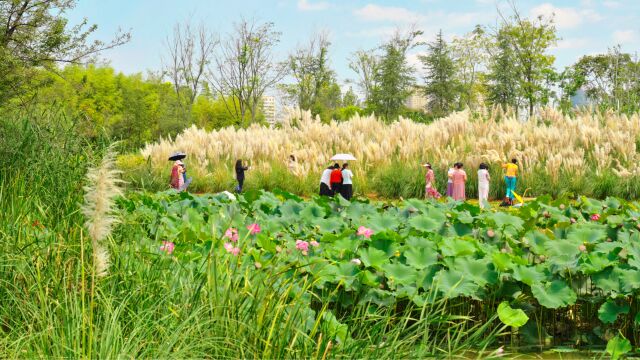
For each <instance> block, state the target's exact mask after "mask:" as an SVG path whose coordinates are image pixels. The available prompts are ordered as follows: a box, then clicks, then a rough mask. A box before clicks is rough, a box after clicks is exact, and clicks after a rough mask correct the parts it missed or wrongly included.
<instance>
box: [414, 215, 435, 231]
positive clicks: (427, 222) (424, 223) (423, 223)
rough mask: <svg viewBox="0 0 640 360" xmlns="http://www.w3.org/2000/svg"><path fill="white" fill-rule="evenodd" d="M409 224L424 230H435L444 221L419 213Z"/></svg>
mask: <svg viewBox="0 0 640 360" xmlns="http://www.w3.org/2000/svg"><path fill="white" fill-rule="evenodd" d="M409 225H411V227H412V228H414V229H416V230H419V231H422V232H434V231H437V230H438V229H440V227H441V226H442V223H438V222H436V221H435V220H433V219H432V218H429V217H427V216H426V215H417V216H414V217H412V218H411V219H410V220H409Z"/></svg>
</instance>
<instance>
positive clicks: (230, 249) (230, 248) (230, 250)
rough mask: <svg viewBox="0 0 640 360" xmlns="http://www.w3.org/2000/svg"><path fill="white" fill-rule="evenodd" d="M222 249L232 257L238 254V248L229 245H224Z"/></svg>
mask: <svg viewBox="0 0 640 360" xmlns="http://www.w3.org/2000/svg"><path fill="white" fill-rule="evenodd" d="M224 249H225V250H227V252H228V253H229V254H232V255H234V256H238V254H240V248H239V247H235V246H233V244H231V243H224Z"/></svg>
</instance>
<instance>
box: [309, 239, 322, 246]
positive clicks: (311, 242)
mask: <svg viewBox="0 0 640 360" xmlns="http://www.w3.org/2000/svg"><path fill="white" fill-rule="evenodd" d="M309 245H311V246H313V247H318V246H320V243H319V242H317V241H315V240H311V241H310V242H309Z"/></svg>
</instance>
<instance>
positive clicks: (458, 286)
mask: <svg viewBox="0 0 640 360" xmlns="http://www.w3.org/2000/svg"><path fill="white" fill-rule="evenodd" d="M119 205H120V207H121V209H122V211H123V214H124V216H123V218H124V219H126V220H124V221H125V224H124V226H122V227H121V230H120V231H127V229H133V228H134V227H133V226H131V227H128V226H127V224H136V227H135V228H137V229H140V230H138V231H140V234H138V235H139V236H138V238H139V239H140V243H139V244H138V246H141V247H142V250H143V251H144V252H147V253H150V254H156V255H155V256H156V257H157V259H158V260H157V261H162V262H166V263H168V264H170V265H169V267H163V269H165V270H163V271H168V272H169V271H172V270H170V269H172V267H173V269H176V270H175V271H180V272H188V273H191V274H197V275H199V276H201V277H202V279H203V280H202V281H203V285H202V286H201V287H200V288H198V291H204V292H208V293H209V294H208V295H209V296H214V297H220V299H218V298H216V301H218V302H220V303H223V302H224V301H225V300H223V299H222V298H223V297H225V296H229V295H228V294H229V293H230V291H229V289H231V288H239V287H241V288H243V289H255V288H262V289H267V290H268V293H272V294H274V298H277V299H279V300H278V301H280V302H281V306H278V307H276V309H278V310H274V311H276V314H273V313H272V314H271V316H272V318H271V320H270V321H272V325H270V327H269V328H270V331H269V332H268V334H267V335H266V336H268V339H267V340H265V341H272V342H277V341H282V342H285V343H287V344H295V343H296V341H299V340H296V339H292V338H291V337H294V336H295V337H298V336H299V337H300V339H304V338H313V339H318V338H319V340H318V341H317V346H318V349H319V350H321V351H320V354H321V355H324V356H331V354H332V351H334V350H332V349H337V348H339V347H343V348H344V347H349V346H354V344H362V343H363V342H367V343H370V344H374V345H372V348H371V349H372V350H371V351H372V354H373V352H374V351H382V350H381V349H384V348H385V344H391V343H393V342H394V341H396V340H398V339H402V340H403V341H405V342H410V343H412V344H413V345H414V346H415V347H414V348H413V349H412V352H411V353H410V354H409V353H405V354H404V355H405V356H408V355H415V356H424V357H428V356H441V355H443V354H446V355H448V356H451V355H455V354H464V353H465V352H471V353H474V354H478V355H477V357H482V358H484V357H487V356H497V355H501V354H508V353H509V351H510V349H516V348H517V349H527V348H529V349H550V348H555V349H556V352H555V354H558V353H562V352H565V351H566V352H571V351H575V350H576V349H596V350H597V352H595V353H591V354H592V355H593V356H595V357H601V356H604V354H608V355H607V356H611V357H612V358H618V357H620V356H623V355H624V354H627V355H629V354H631V353H633V350H634V349H635V348H636V347H637V346H638V345H640V331H639V330H640V312H639V308H640V306H639V305H638V293H639V289H640V231H639V229H640V222H639V221H638V219H639V218H640V203H638V202H627V201H623V200H618V199H615V198H608V199H606V200H603V201H598V200H594V199H587V198H579V199H568V198H560V199H551V198H550V197H541V198H538V199H536V200H535V201H531V202H528V203H527V204H526V205H525V206H523V207H521V208H517V209H515V208H514V209H508V210H501V211H493V210H492V211H481V210H480V209H479V208H478V207H477V206H475V205H471V204H465V203H460V202H453V201H449V202H428V201H422V200H415V199H412V200H405V201H401V202H398V203H394V204H385V203H372V202H369V201H367V200H355V201H353V202H348V201H345V200H343V199H341V198H339V199H328V198H314V199H312V200H303V199H301V198H298V197H296V196H294V195H291V194H288V193H284V192H274V193H270V192H264V191H259V192H249V193H246V194H244V195H243V196H239V197H238V198H237V199H233V198H232V197H230V196H228V195H225V194H216V195H202V196H194V195H190V194H187V193H179V194H178V193H174V192H164V193H157V194H147V193H134V194H130V195H129V196H128V197H127V198H126V199H121V200H120V201H119ZM140 224H142V227H140V226H138V225H140ZM211 274H215V276H210V275H211ZM196 278H198V277H196ZM225 294H227V295H225ZM185 296H186V295H185ZM241 296H244V297H245V299H243V302H242V304H244V305H242V307H243V308H244V307H246V308H260V307H262V306H264V304H263V303H261V302H264V301H266V300H265V299H260V301H258V300H257V299H255V298H252V292H251V291H246V292H245V293H243V295H241ZM247 299H248V300H247ZM252 299H253V300H252ZM256 316H258V317H259V316H264V314H263V315H260V312H256ZM276 319H277V320H276ZM285 327H286V329H284V328H285ZM291 329H295V330H294V331H291ZM291 348H293V345H292V346H291ZM387 351H393V349H388V350H387ZM293 354H295V352H294V353H293ZM377 354H378V355H379V356H385V355H386V356H390V355H393V352H388V353H383V352H382V353H381V352H379V353H377ZM581 354H584V353H581ZM280 355H282V354H280ZM397 355H400V354H397ZM590 356H591V355H590ZM565 357H566V358H571V356H570V354H567V356H565Z"/></svg>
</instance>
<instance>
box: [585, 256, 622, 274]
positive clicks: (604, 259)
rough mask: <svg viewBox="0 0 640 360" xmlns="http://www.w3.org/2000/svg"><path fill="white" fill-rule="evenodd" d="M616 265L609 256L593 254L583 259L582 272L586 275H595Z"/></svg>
mask: <svg viewBox="0 0 640 360" xmlns="http://www.w3.org/2000/svg"><path fill="white" fill-rule="evenodd" d="M615 263H616V262H615V261H613V260H611V259H609V256H608V254H603V253H599V252H593V253H590V254H589V255H586V256H583V257H582V261H581V262H580V271H582V272H583V273H584V274H589V275H590V274H595V273H598V272H600V271H602V270H604V269H605V268H607V267H609V266H611V265H614V264H615Z"/></svg>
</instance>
